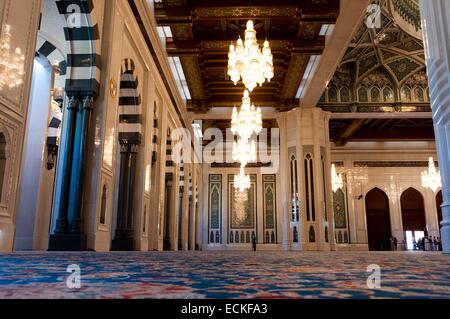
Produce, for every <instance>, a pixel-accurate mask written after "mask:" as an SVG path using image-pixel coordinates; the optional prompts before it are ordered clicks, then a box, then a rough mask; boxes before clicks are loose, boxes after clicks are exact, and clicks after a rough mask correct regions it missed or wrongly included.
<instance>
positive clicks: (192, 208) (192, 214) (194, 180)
mask: <svg viewBox="0 0 450 319" xmlns="http://www.w3.org/2000/svg"><path fill="white" fill-rule="evenodd" d="M191 167H192V196H191V202H190V206H189V210H190V213H189V220H190V222H189V224H190V228H189V233H190V236H189V248H190V250H195V236H196V227H195V224H196V209H195V207H196V205H195V198H196V195H197V193H196V189H195V185H196V184H197V166H196V165H195V164H192V165H191Z"/></svg>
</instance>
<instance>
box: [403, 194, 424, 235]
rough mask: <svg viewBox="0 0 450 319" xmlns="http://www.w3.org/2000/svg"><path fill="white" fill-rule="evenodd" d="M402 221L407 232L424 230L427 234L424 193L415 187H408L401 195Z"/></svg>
mask: <svg viewBox="0 0 450 319" xmlns="http://www.w3.org/2000/svg"><path fill="white" fill-rule="evenodd" d="M400 202H401V207H402V222H403V230H404V231H405V232H408V231H410V232H413V233H414V232H423V233H424V235H427V234H426V221H425V208H424V207H425V206H424V202H423V197H422V194H420V193H419V191H417V190H415V189H414V188H408V189H407V190H406V191H404V192H403V194H402V196H401V197H400Z"/></svg>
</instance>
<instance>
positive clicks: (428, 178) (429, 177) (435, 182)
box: [422, 157, 442, 192]
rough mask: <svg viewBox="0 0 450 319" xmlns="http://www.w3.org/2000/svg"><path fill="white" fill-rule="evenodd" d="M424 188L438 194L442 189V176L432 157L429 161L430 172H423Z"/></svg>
mask: <svg viewBox="0 0 450 319" xmlns="http://www.w3.org/2000/svg"><path fill="white" fill-rule="evenodd" d="M422 186H423V187H426V188H430V189H431V190H432V191H433V192H436V191H437V190H438V189H439V188H441V187H442V183H441V174H440V173H439V171H438V170H437V168H436V167H435V166H434V160H433V158H432V157H430V158H429V159H428V170H427V171H424V172H422Z"/></svg>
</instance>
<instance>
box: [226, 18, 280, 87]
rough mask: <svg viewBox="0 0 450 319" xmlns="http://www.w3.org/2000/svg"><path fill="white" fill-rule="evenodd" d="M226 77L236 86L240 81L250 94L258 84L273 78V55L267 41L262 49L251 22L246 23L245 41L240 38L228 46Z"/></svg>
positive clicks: (260, 84)
mask: <svg viewBox="0 0 450 319" xmlns="http://www.w3.org/2000/svg"><path fill="white" fill-rule="evenodd" d="M228 75H229V76H230V78H231V80H232V81H233V82H234V84H235V85H236V84H237V83H238V82H239V80H240V79H242V82H243V83H244V85H245V87H246V88H247V90H249V91H250V92H252V91H253V89H254V88H255V87H256V86H257V85H258V84H259V86H262V85H263V83H264V82H266V80H267V81H268V82H270V80H271V79H272V78H273V77H274V67H273V55H272V50H271V49H270V45H269V41H267V40H266V41H264V45H263V47H262V49H261V48H260V47H259V44H258V41H257V39H256V31H255V28H254V24H253V21H252V20H249V21H248V22H247V30H246V31H245V41H243V40H242V39H241V38H240V37H239V39H238V41H237V44H236V46H235V45H234V44H231V45H230V51H229V54H228Z"/></svg>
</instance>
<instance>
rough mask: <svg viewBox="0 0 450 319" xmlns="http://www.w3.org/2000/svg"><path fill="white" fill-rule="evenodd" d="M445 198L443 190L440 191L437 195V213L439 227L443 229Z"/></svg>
mask: <svg viewBox="0 0 450 319" xmlns="http://www.w3.org/2000/svg"><path fill="white" fill-rule="evenodd" d="M443 202H444V201H443V199H442V191H439V193H437V195H436V208H437V214H438V224H439V229H441V222H442V220H443V218H442V208H441V206H442V203H443Z"/></svg>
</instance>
